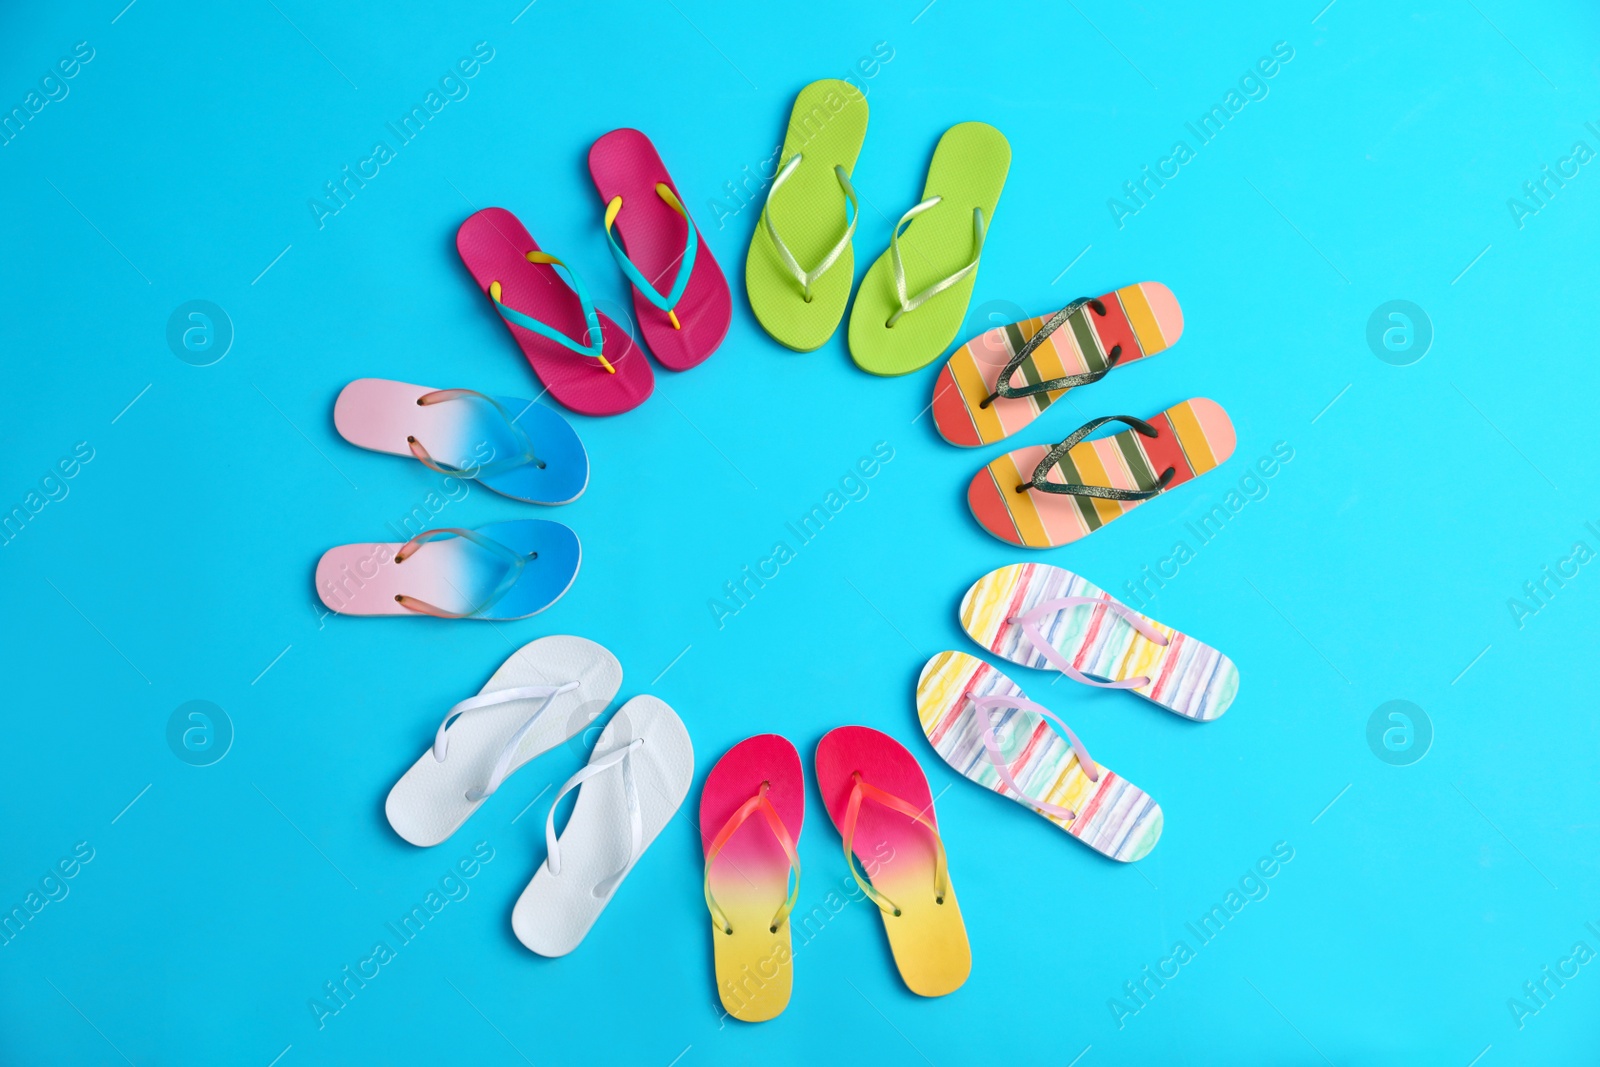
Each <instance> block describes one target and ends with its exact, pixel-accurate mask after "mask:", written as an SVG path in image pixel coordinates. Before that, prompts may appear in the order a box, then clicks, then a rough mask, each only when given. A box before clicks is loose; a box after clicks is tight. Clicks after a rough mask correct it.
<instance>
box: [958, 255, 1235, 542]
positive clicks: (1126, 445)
mask: <svg viewBox="0 0 1600 1067" xmlns="http://www.w3.org/2000/svg"><path fill="white" fill-rule="evenodd" d="M1182 333H1183V312H1182V311H1181V310H1180V309H1179V307H1178V301H1177V299H1176V298H1174V297H1173V295H1172V291H1171V290H1170V289H1168V288H1167V287H1166V286H1164V285H1161V284H1160V283H1158V282H1141V283H1139V284H1137V285H1129V286H1126V287H1124V288H1122V289H1118V290H1116V291H1114V292H1110V293H1106V294H1105V295H1103V296H1099V297H1085V298H1083V299H1080V300H1074V301H1073V302H1072V303H1070V304H1068V305H1067V306H1066V307H1064V308H1062V309H1061V310H1059V311H1057V312H1055V313H1054V314H1052V315H1049V316H1044V317H1039V318H1031V319H1025V320H1024V321H1022V322H1017V323H1012V324H1010V325H1006V326H998V327H995V328H993V329H990V330H986V331H984V332H983V333H982V334H979V335H978V336H977V337H975V338H973V339H972V340H971V341H968V342H967V343H966V344H965V345H963V346H962V347H961V348H960V349H958V350H957V351H956V352H955V354H954V355H952V356H951V357H950V359H949V361H948V362H947V363H946V364H945V366H944V369H943V370H941V371H940V372H939V376H938V378H937V379H935V381H934V387H933V405H932V408H933V418H934V423H935V425H937V426H938V428H939V432H940V434H942V435H943V436H944V438H945V440H947V441H949V442H950V443H951V444H955V445H962V446H964V447H968V448H975V447H978V446H980V445H987V444H993V443H995V442H997V441H1001V440H1004V439H1005V438H1007V437H1010V436H1011V435H1012V434H1014V433H1017V432H1018V431H1020V430H1022V429H1024V428H1025V427H1027V426H1029V425H1031V424H1032V423H1033V421H1034V420H1035V419H1037V418H1039V417H1040V416H1042V415H1043V414H1044V413H1045V412H1046V410H1047V409H1049V408H1050V407H1051V406H1052V405H1054V404H1055V403H1056V402H1057V401H1058V400H1060V399H1061V398H1062V397H1063V396H1065V395H1066V394H1067V392H1068V391H1069V390H1071V389H1074V388H1076V387H1078V386H1083V385H1089V384H1091V383H1093V382H1097V381H1099V380H1100V379H1101V378H1103V377H1105V376H1106V375H1107V374H1109V373H1110V372H1111V371H1112V370H1113V369H1114V368H1116V367H1121V366H1124V365H1126V364H1128V363H1132V362H1135V361H1137V360H1140V359H1144V358H1146V357H1149V356H1153V355H1155V354H1157V353H1159V352H1162V351H1164V350H1166V349H1167V348H1170V347H1171V346H1172V345H1173V344H1174V343H1176V342H1177V340H1178V338H1179V336H1180V335H1181V334H1182ZM1109 423H1122V424H1123V425H1125V426H1127V427H1128V428H1127V429H1125V430H1122V431H1120V432H1118V433H1115V434H1112V435H1111V436H1109V437H1102V438H1098V439H1095V440H1089V439H1088V438H1089V435H1090V434H1091V433H1093V432H1095V431H1096V430H1098V429H1099V428H1100V427H1101V426H1104V425H1106V424H1109ZM1234 443H1235V439H1234V430H1233V423H1232V422H1231V421H1230V420H1229V418H1228V413H1227V412H1226V411H1224V410H1223V409H1222V407H1221V405H1219V404H1217V403H1216V402H1215V401H1213V400H1208V399H1206V398H1204V397H1196V398H1193V399H1190V400H1185V401H1184V402H1183V403H1181V404H1176V405H1174V406H1172V407H1170V408H1168V409H1167V410H1165V411H1163V412H1161V413H1159V414H1157V415H1155V416H1153V417H1151V418H1150V419H1148V420H1145V419H1139V418H1134V417H1133V416H1130V415H1112V416H1109V417H1107V418H1099V419H1091V420H1090V421H1089V422H1087V423H1084V424H1083V425H1082V426H1080V427H1079V428H1078V429H1077V430H1075V431H1073V432H1072V433H1071V434H1069V435H1068V436H1067V437H1066V438H1065V439H1063V440H1061V441H1059V442H1055V443H1053V444H1041V445H1031V446H1029V447H1026V448H1019V449H1014V450H1012V451H1010V452H1007V453H1006V454H1005V455H1003V456H1000V457H999V458H997V459H995V460H992V461H991V462H990V463H988V464H987V465H985V466H984V468H983V469H982V470H980V471H978V473H977V474H976V475H974V476H973V479H972V482H971V484H970V485H969V486H968V487H967V504H968V506H969V507H970V508H971V509H972V514H973V516H974V517H975V518H976V519H977V520H978V523H979V524H980V525H981V526H982V527H983V528H984V529H985V530H987V531H989V533H991V534H993V535H994V536H995V537H998V538H1000V539H1001V540H1002V541H1006V542H1009V543H1010V544H1014V545H1018V546H1021V547H1023V548H1053V547H1056V546H1058V545H1064V544H1069V543H1071V542H1073V541H1076V540H1079V539H1080V538H1083V537H1086V536H1088V535H1089V534H1091V533H1093V532H1094V531H1095V530H1098V529H1099V528H1100V527H1102V526H1104V525H1105V524H1106V523H1108V522H1111V521H1112V520H1114V519H1117V518H1120V517H1121V516H1122V515H1125V514H1127V513H1128V512H1129V511H1132V510H1133V509H1134V508H1136V507H1138V506H1139V505H1140V504H1143V503H1144V502H1145V501H1147V500H1151V499H1153V498H1154V497H1157V496H1160V495H1161V494H1162V493H1165V492H1167V491H1168V490H1171V489H1174V488H1176V487H1177V486H1180V485H1182V484H1183V483H1185V482H1188V481H1191V480H1193V479H1194V478H1197V477H1199V476H1200V475H1202V474H1204V473H1206V472H1207V471H1209V470H1211V469H1212V468H1214V467H1217V466H1219V465H1220V464H1221V463H1223V462H1224V461H1225V460H1227V459H1228V457H1229V456H1231V455H1233V449H1234Z"/></svg>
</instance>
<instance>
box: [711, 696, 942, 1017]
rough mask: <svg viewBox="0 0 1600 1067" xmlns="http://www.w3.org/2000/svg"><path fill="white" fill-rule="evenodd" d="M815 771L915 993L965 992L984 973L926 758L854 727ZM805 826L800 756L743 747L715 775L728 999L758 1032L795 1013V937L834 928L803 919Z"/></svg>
mask: <svg viewBox="0 0 1600 1067" xmlns="http://www.w3.org/2000/svg"><path fill="white" fill-rule="evenodd" d="M814 766H815V770H816V776H817V787H818V789H819V791H820V792H821V794H822V802H823V806H824V807H825V808H827V811H828V817H829V818H830V819H832V821H833V825H834V827H835V828H836V829H837V830H838V831H839V834H840V837H841V838H842V839H843V842H844V854H845V862H846V864H847V865H848V866H849V868H850V873H851V875H852V876H853V878H854V881H855V884H856V885H857V886H859V887H860V889H861V893H862V898H863V899H866V900H870V901H871V902H872V903H873V904H875V905H876V906H877V907H878V909H879V910H880V911H881V912H882V915H883V924H884V931H885V933H886V935H887V937H888V941H889V949H890V952H891V953H892V954H893V956H894V961H895V965H896V967H897V968H898V969H899V971H900V976H901V978H902V979H903V980H904V981H905V983H906V987H907V988H909V989H910V990H911V991H912V992H913V993H917V994H919V995H921V996H925V997H937V996H943V995H944V994H946V993H951V992H954V991H955V990H956V989H958V988H960V986H961V985H962V983H963V982H965V981H966V980H967V975H968V973H969V972H970V971H971V970H972V950H971V948H970V946H969V945H968V943H967V932H966V926H965V924H964V923H963V922H962V919H961V908H960V905H958V904H957V903H956V896H955V890H954V888H953V887H952V886H951V884H950V872H949V865H948V862H947V860H946V856H945V850H944V842H943V841H942V839H941V838H940V836H939V824H938V821H937V819H936V818H935V817H934V812H933V794H932V792H931V790H930V789H929V787H928V779H927V777H926V776H925V775H924V774H923V772H922V768H921V767H920V766H919V765H918V764H917V760H916V757H915V756H913V755H912V754H911V753H910V752H909V751H907V750H906V748H905V746H903V745H901V744H900V743H899V742H898V741H896V740H895V739H894V738H892V737H890V736H888V735H887V734H884V733H880V732H879V731H877V730H873V729H870V728H868V727H865V726H841V727H839V728H838V729H835V730H831V731H829V732H828V733H827V734H826V735H824V736H823V738H822V740H821V741H820V742H818V744H817V752H816V758H815V764H814ZM804 821H805V779H804V775H803V772H802V770H801V765H800V754H799V752H797V751H796V750H795V747H794V745H793V744H791V743H790V742H789V741H788V740H787V739H785V738H783V737H780V736H778V735H777V734H761V735H759V736H756V737H751V738H747V739H746V740H744V741H741V742H740V743H739V744H737V745H735V746H734V747H733V748H731V749H729V750H728V752H727V754H726V755H724V756H723V757H722V759H720V760H718V761H717V765H716V766H715V767H713V768H712V769H711V773H710V774H708V775H707V776H706V781H705V785H704V786H703V787H702V790H701V794H700V836H701V842H702V845H703V847H704V849H705V856H706V866H705V898H706V906H707V908H708V909H709V910H710V912H711V920H712V933H711V937H712V944H713V951H714V955H715V959H716V978H717V993H718V995H719V996H720V997H721V999H722V1004H723V1007H724V1008H725V1009H726V1010H727V1012H728V1014H729V1015H730V1016H732V1017H733V1018H735V1019H739V1020H742V1021H744V1022H762V1021H765V1020H767V1019H771V1018H774V1017H775V1016H777V1015H778V1014H779V1013H781V1012H782V1011H783V1010H784V1008H785V1007H787V1006H788V1003H789V996H790V992H791V990H792V988H793V984H794V975H793V957H794V944H793V937H792V933H791V924H792V923H795V922H798V923H799V925H800V930H801V932H802V934H803V935H804V936H805V937H806V940H808V941H809V940H810V938H811V937H812V936H814V935H815V934H816V932H817V924H818V923H819V922H825V921H827V919H826V916H825V915H824V916H821V917H820V918H819V915H818V913H817V911H816V910H813V912H812V913H810V914H804V915H796V914H795V910H794V909H795V905H796V903H797V902H798V900H799V894H800V857H799V854H798V851H797V845H796V842H797V841H798V839H799V837H800V830H801V825H802V824H803V822H804ZM858 861H859V864H860V866H859V867H858V866H857V863H858Z"/></svg>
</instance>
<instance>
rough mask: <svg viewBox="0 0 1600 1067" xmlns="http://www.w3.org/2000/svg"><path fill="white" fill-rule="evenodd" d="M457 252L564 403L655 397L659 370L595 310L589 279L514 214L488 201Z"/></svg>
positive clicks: (582, 409)
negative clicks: (544, 247) (547, 248)
mask: <svg viewBox="0 0 1600 1067" xmlns="http://www.w3.org/2000/svg"><path fill="white" fill-rule="evenodd" d="M456 251H457V252H459V253H460V254H461V262H463V263H465V264H466V265H467V270H469V271H471V272H472V277H473V278H474V280H476V281H477V283H478V288H480V289H482V290H483V291H484V293H486V294H487V295H488V297H489V300H490V302H491V303H493V304H494V307H495V310H496V311H497V312H499V314H500V317H501V318H502V319H504V320H505V323H506V328H507V329H509V330H510V331H511V336H512V337H515V338H516V339H517V344H518V345H520V346H521V348H522V354H523V355H524V356H526V357H527V358H528V365H529V366H531V367H532V368H533V373H534V374H537V375H538V376H539V380H540V381H541V382H543V383H544V385H545V388H546V389H548V390H549V391H550V395H551V396H553V397H555V398H556V400H557V401H559V402H560V403H561V404H562V405H563V406H565V407H567V408H570V409H571V410H573V411H576V412H577V413H578V414H580V415H616V414H619V413H621V412H624V411H629V410H632V409H633V408H636V407H638V406H639V405H640V404H642V403H644V402H645V400H647V399H648V398H649V396H650V393H651V392H652V391H653V390H654V389H655V372H653V371H652V370H651V369H650V361H649V360H648V359H646V358H645V356H644V350H643V349H641V348H640V347H639V346H638V345H636V344H634V341H633V338H632V337H630V336H628V331H626V330H624V329H623V328H622V327H620V326H618V325H617V324H616V323H615V322H613V321H611V319H609V318H607V317H606V316H605V315H602V314H601V313H600V312H599V311H597V310H596V309H595V306H594V301H592V300H590V299H589V291H588V290H587V289H586V288H584V285H583V280H582V279H581V278H579V277H578V275H577V274H576V273H575V272H574V271H573V270H572V268H570V267H568V266H567V265H566V264H565V263H563V262H562V261H561V260H559V259H557V258H556V257H555V256H552V255H550V253H548V252H545V251H542V250H541V249H540V248H539V246H538V245H537V244H535V243H534V240H533V238H532V237H530V236H529V235H528V231H527V230H526V229H524V228H523V225H522V223H520V222H518V221H517V217H516V216H515V215H513V214H512V213H511V212H509V211H506V210H505V209H504V208H498V207H489V208H484V209H483V210H482V211H479V212H476V213H474V214H472V215H470V216H468V217H467V221H466V222H463V223H462V224H461V229H459V230H457V231H456ZM557 267H560V268H561V270H562V271H564V272H565V273H566V276H567V279H566V280H563V279H562V277H561V275H560V274H557V273H556V268H557Z"/></svg>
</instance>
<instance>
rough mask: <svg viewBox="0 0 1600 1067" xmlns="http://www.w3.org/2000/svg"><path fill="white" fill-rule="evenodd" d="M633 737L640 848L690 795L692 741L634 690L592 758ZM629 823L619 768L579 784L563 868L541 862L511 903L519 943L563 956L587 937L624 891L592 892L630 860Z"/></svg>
mask: <svg viewBox="0 0 1600 1067" xmlns="http://www.w3.org/2000/svg"><path fill="white" fill-rule="evenodd" d="M635 738H643V739H644V742H645V743H644V744H643V745H641V746H640V747H639V748H638V749H637V750H636V751H635V752H634V753H633V754H632V755H630V756H629V757H628V759H629V760H631V761H633V772H632V773H633V781H634V788H635V789H636V790H637V791H638V798H639V815H640V820H641V826H642V836H641V844H640V850H641V854H642V852H643V851H644V850H646V849H648V848H649V847H650V844H651V842H653V841H654V840H655V839H656V837H657V836H658V835H659V834H660V833H661V831H662V830H663V829H664V828H665V827H666V825H667V823H668V821H670V820H671V818H672V816H673V815H674V814H676V813H677V810H678V807H679V805H681V804H682V803H683V798H684V797H686V796H687V795H688V793H689V785H690V783H691V782H692V781H693V780H694V746H693V745H692V744H691V743H690V741H689V731H688V730H687V729H686V728H685V727H684V725H683V720H682V719H680V718H678V716H677V714H676V713H675V712H674V711H673V710H672V709H671V708H670V707H668V706H667V705H666V703H665V702H663V701H661V700H658V699H656V698H655V697H652V696H636V697H634V698H633V699H632V700H630V701H628V702H627V703H626V704H624V705H622V707H621V708H619V709H617V713H616V714H615V715H613V716H612V717H611V721H610V722H608V723H607V724H606V728H605V729H604V730H603V731H602V732H601V734H600V739H599V740H598V741H596V742H595V746H594V752H593V754H592V755H591V757H590V762H593V761H594V759H595V758H597V757H600V756H605V755H607V754H608V753H611V752H613V751H615V750H617V749H619V748H623V747H625V746H626V745H627V744H628V743H629V742H630V741H632V740H634V739H635ZM630 823H631V820H630V817H629V812H628V802H627V793H626V789H625V784H624V781H623V777H622V774H621V773H619V772H616V771H607V772H603V773H601V774H598V775H596V776H595V777H593V778H590V779H589V780H588V781H586V782H584V783H583V784H582V786H580V787H579V790H578V799H577V802H576V803H575V804H574V805H573V807H572V817H571V818H569V819H568V820H567V825H566V828H565V829H563V830H562V831H561V838H560V843H561V873H560V874H552V873H551V871H550V864H549V861H548V859H547V860H546V861H545V862H544V863H542V864H540V866H539V869H538V871H537V872H535V873H534V876H533V880H532V881H531V882H529V883H528V886H527V888H526V889H524V890H523V891H522V895H521V896H519V897H518V898H517V903H516V906H515V907H514V908H513V909H512V912H511V929H512V932H513V933H515V934H516V935H517V940H518V941H521V942H522V943H523V945H525V946H526V947H527V948H529V949H530V950H532V951H534V952H537V953H538V954H539V955H541V956H565V955H567V954H568V953H570V952H571V951H572V950H573V949H575V948H577V947H578V945H580V944H581V943H582V942H583V939H584V937H585V936H587V935H588V933H589V930H590V929H591V928H592V927H593V926H594V924H595V920H597V919H599V918H600V913H601V912H603V911H604V910H605V908H606V905H607V904H609V903H611V900H612V899H613V898H614V897H615V896H616V894H617V892H619V891H620V889H621V883H619V884H618V885H617V886H616V887H614V888H613V889H612V891H611V893H609V894H606V895H603V896H596V894H595V890H596V889H597V888H598V887H599V886H600V885H601V884H603V883H604V882H605V881H606V880H607V879H608V878H610V877H612V876H613V875H614V874H615V873H616V872H617V871H619V870H621V869H622V867H623V865H624V864H626V863H627V861H628V856H629V851H630V848H631V845H632V839H631V836H630V833H631V831H630Z"/></svg>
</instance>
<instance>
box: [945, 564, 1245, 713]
mask: <svg viewBox="0 0 1600 1067" xmlns="http://www.w3.org/2000/svg"><path fill="white" fill-rule="evenodd" d="M960 614H961V626H962V628H963V629H965V630H966V631H967V633H968V634H969V635H970V636H971V637H972V639H973V640H974V641H976V642H978V644H980V645H982V646H983V647H984V648H986V649H988V650H989V651H990V652H993V653H994V654H995V655H997V656H1000V657H1002V658H1004V659H1008V660H1010V661H1011V662H1012V663H1018V664H1021V665H1022V666H1024V667H1033V668H1035V669H1037V670H1051V669H1054V670H1058V671H1060V672H1061V673H1062V674H1065V675H1066V676H1067V677H1069V678H1071V679H1073V680H1074V681H1079V682H1082V683H1084V684H1085V685H1093V686H1098V687H1100V688H1103V689H1126V690H1128V691H1129V692H1131V693H1133V694H1134V695H1136V696H1141V697H1144V698H1145V699H1146V700H1148V701H1150V702H1151V703H1152V704H1155V705H1156V706H1158V707H1162V708H1166V709H1167V710H1168V711H1170V712H1172V713H1173V714H1174V715H1182V716H1183V717H1184V718H1186V719H1194V720H1195V721H1197V722H1210V721H1211V720H1212V719H1215V718H1217V717H1218V716H1220V715H1221V714H1222V713H1223V712H1225V711H1227V710H1228V707H1229V705H1231V704H1232V703H1233V698H1234V697H1235V696H1236V695H1237V694H1238V692H1239V669H1238V668H1237V667H1235V666H1234V665H1233V661H1232V660H1231V659H1229V658H1228V657H1227V656H1224V655H1223V654H1222V653H1220V652H1218V651H1217V650H1216V649H1214V648H1212V647H1211V646H1210V645H1207V644H1204V643H1203V642H1200V641H1196V640H1195V639H1194V638H1192V637H1190V636H1189V635H1188V634H1184V633H1179V632H1178V631H1177V630H1174V629H1173V628H1172V627H1170V626H1163V625H1162V624H1161V623H1159V622H1156V621H1155V620H1154V619H1151V618H1149V617H1147V616H1144V615H1141V614H1139V613H1138V612H1137V611H1134V610H1133V609H1132V608H1130V607H1128V606H1127V605H1126V604H1123V603H1122V602H1121V601H1119V600H1117V599H1116V598H1115V597H1113V596H1112V595H1111V594H1110V593H1107V592H1106V591H1105V590H1104V589H1101V588H1100V587H1099V586H1097V585H1095V584H1094V583H1093V582H1091V581H1089V580H1088V579H1086V578H1080V577H1079V576H1078V575H1076V574H1073V573H1072V572H1071V571H1069V570H1063V569H1062V568H1060V567H1052V566H1050V565H1049V564H1048V563H1014V564H1012V565H1011V566H1009V567H1001V568H1000V569H999V570H994V571H990V572H989V573H988V574H985V575H984V576H983V577H982V578H979V579H978V580H977V581H976V582H974V583H973V584H972V588H971V589H968V590H967V595H966V596H964V597H962V598H961V613H960Z"/></svg>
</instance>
